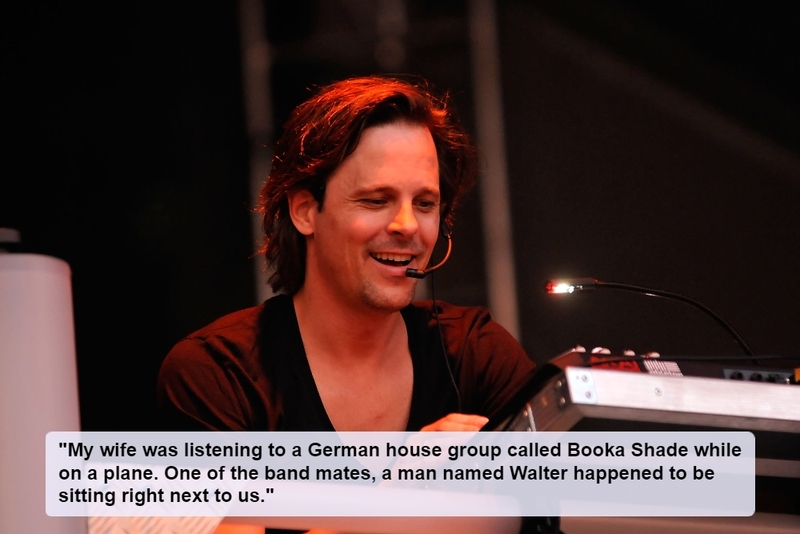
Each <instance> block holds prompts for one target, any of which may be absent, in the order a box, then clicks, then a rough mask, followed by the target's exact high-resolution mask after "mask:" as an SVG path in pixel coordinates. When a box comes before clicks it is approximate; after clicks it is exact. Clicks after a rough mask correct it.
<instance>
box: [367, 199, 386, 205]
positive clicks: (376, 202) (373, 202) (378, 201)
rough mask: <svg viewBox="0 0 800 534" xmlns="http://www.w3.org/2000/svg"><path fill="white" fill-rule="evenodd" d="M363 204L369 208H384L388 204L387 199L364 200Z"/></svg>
mask: <svg viewBox="0 0 800 534" xmlns="http://www.w3.org/2000/svg"><path fill="white" fill-rule="evenodd" d="M361 202H362V203H364V204H367V205H368V206H383V205H384V204H386V199H384V198H362V199H361Z"/></svg>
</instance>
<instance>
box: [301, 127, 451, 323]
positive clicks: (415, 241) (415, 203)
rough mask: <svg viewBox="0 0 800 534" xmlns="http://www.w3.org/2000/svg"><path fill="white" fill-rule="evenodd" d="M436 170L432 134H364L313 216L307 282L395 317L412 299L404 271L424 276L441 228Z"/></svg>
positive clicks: (416, 130)
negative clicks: (416, 272) (412, 270)
mask: <svg viewBox="0 0 800 534" xmlns="http://www.w3.org/2000/svg"><path fill="white" fill-rule="evenodd" d="M439 209H440V194H439V165H438V161H437V157H436V147H435V145H434V143H433V139H432V137H431V134H430V132H429V131H428V129H427V128H425V127H422V126H418V125H411V124H407V123H395V124H388V125H383V126H377V127H372V128H368V129H366V130H365V131H364V132H363V134H362V136H361V140H360V141H359V144H358V146H357V147H356V149H355V151H354V152H353V153H352V154H351V155H350V156H348V157H347V158H346V159H345V160H344V162H342V164H341V165H340V166H339V167H338V168H337V169H336V171H335V172H334V173H333V174H332V175H331V177H330V178H329V179H328V183H327V186H326V190H325V200H324V203H323V208H322V211H320V212H318V211H317V210H316V209H313V210H310V211H309V217H310V218H311V220H312V227H313V230H312V231H313V233H312V235H310V236H309V239H308V240H307V244H308V259H307V269H306V281H307V282H309V281H310V279H311V278H310V277H318V278H316V280H315V282H316V284H315V286H316V287H318V288H320V289H322V290H324V291H326V292H327V293H328V296H329V297H332V298H333V299H335V300H336V301H338V302H340V303H341V304H343V305H345V306H356V307H362V308H363V307H368V308H370V309H372V310H382V311H397V310H399V309H401V308H403V307H405V306H407V305H408V304H409V303H410V302H411V300H412V298H413V295H414V288H415V286H416V280H414V279H412V278H409V277H407V276H406V275H405V273H406V269H408V268H414V269H420V270H421V269H424V268H425V266H426V265H427V264H428V260H429V258H430V255H431V252H432V250H433V246H434V244H435V243H436V238H437V234H438V228H439Z"/></svg>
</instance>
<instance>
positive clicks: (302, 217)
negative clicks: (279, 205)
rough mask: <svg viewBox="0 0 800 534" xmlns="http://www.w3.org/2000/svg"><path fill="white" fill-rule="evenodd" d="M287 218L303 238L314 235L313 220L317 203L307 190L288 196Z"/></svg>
mask: <svg viewBox="0 0 800 534" xmlns="http://www.w3.org/2000/svg"><path fill="white" fill-rule="evenodd" d="M288 200H289V216H290V217H291V218H292V223H294V227H295V228H297V231H298V232H300V233H301V234H303V235H305V236H309V235H312V234H313V233H314V230H315V228H314V224H315V218H314V214H315V213H316V212H317V201H316V200H314V197H313V196H312V195H311V192H310V191H308V190H307V189H302V190H300V191H297V192H295V193H290V194H289V198H288Z"/></svg>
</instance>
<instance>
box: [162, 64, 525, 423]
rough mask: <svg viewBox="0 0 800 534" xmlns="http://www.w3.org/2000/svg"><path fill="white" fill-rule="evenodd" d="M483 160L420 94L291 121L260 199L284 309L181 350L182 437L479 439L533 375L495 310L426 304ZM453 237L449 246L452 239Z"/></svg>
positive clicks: (271, 306)
mask: <svg viewBox="0 0 800 534" xmlns="http://www.w3.org/2000/svg"><path fill="white" fill-rule="evenodd" d="M475 160H476V156H475V149H474V147H473V146H472V145H471V144H470V142H469V139H468V137H467V136H466V134H465V133H464V132H463V131H462V130H461V129H460V127H459V126H458V125H457V124H456V123H455V122H454V119H453V117H452V115H451V112H450V110H449V109H448V107H447V103H446V102H445V101H443V100H439V99H437V98H435V97H434V96H432V95H431V94H430V93H429V92H428V91H427V90H426V89H425V88H424V87H422V86H418V85H413V84H410V83H407V82H405V81H400V80H396V79H388V78H380V77H368V78H358V79H352V80H346V81H343V82H338V83H334V84H332V85H330V86H327V87H324V88H323V89H322V90H321V91H320V92H319V93H318V94H317V95H316V96H314V97H313V98H311V99H310V100H308V101H307V102H305V103H304V104H302V105H300V106H299V107H298V108H297V109H296V110H295V111H294V112H293V114H292V116H291V118H290V119H289V121H288V123H287V124H286V127H285V131H284V133H283V135H282V137H281V138H280V140H279V141H278V143H277V149H276V152H275V157H274V159H273V166H272V171H271V173H270V176H269V179H268V180H267V182H266V183H265V185H264V187H263V190H262V192H261V203H262V206H261V207H262V209H263V213H264V230H265V251H266V255H267V259H268V263H269V266H270V269H271V270H272V275H271V277H270V283H271V285H272V288H273V290H274V291H276V292H278V291H281V292H283V294H281V295H278V296H276V297H274V298H272V299H269V300H268V301H267V302H265V303H264V304H262V305H261V306H258V307H255V308H250V309H247V310H243V311H240V312H236V313H233V314H231V315H228V316H226V317H223V318H221V319H219V320H217V321H215V322H214V323H212V324H211V325H209V326H207V327H205V328H203V329H201V330H200V331H198V332H195V333H194V334H192V335H190V336H188V337H187V338H185V339H184V340H182V341H181V342H179V343H178V344H177V345H176V346H175V347H174V348H173V350H172V351H171V352H170V353H169V355H168V356H167V358H166V360H165V361H164V363H163V366H162V369H161V373H160V376H159V387H158V392H159V400H160V404H161V406H162V408H163V410H164V413H165V415H166V416H167V418H168V423H167V424H168V426H169V427H170V428H172V429H183V430H190V429H207V430H330V431H332V430H340V431H348V430H387V431H398V430H420V429H421V430H478V429H479V428H481V427H482V426H483V425H484V424H485V423H486V422H487V420H488V419H487V418H488V417H491V416H492V415H493V414H495V413H496V412H497V411H499V410H500V409H501V408H503V407H504V406H505V404H506V403H507V402H508V401H509V400H511V398H512V397H513V396H514V394H515V393H516V392H517V391H518V390H519V389H520V387H522V385H524V384H525V383H526V382H527V381H528V379H529V378H530V375H531V373H532V369H533V364H532V363H531V361H530V359H529V358H528V357H527V355H526V354H525V352H524V351H523V349H522V348H521V347H520V345H519V344H518V343H517V342H516V341H515V340H514V339H513V338H512V337H511V336H510V335H509V334H508V333H507V332H506V331H505V330H504V329H503V328H502V327H501V326H499V325H498V324H497V323H495V322H493V321H492V320H491V318H490V317H489V314H488V312H487V311H486V310H485V309H483V308H463V307H456V306H452V305H449V304H445V303H437V305H436V307H434V305H433V303H430V302H427V303H415V304H412V302H411V301H412V297H413V295H414V290H415V287H416V284H417V283H418V280H417V279H416V278H412V277H409V276H407V272H406V271H407V269H416V270H419V271H422V270H424V269H425V267H426V266H427V265H428V262H429V260H430V258H431V253H432V251H433V247H434V244H435V243H436V240H437V237H438V235H439V232H440V226H441V224H440V223H442V222H444V221H449V219H451V218H452V210H453V208H454V206H455V204H456V202H457V199H458V196H459V194H460V193H462V192H463V191H464V189H466V188H467V187H468V186H469V185H471V183H472V182H473V180H474V175H475V172H476V165H475ZM448 232H449V230H448Z"/></svg>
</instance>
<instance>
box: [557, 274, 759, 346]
mask: <svg viewBox="0 0 800 534" xmlns="http://www.w3.org/2000/svg"><path fill="white" fill-rule="evenodd" d="M604 287H605V288H608V289H621V290H623V291H632V292H634V293H641V294H643V295H647V296H648V297H664V298H668V299H673V300H679V301H681V302H685V303H686V304H689V305H690V306H694V307H695V308H697V309H698V310H700V311H702V312H704V313H706V314H707V315H708V316H709V317H711V318H712V319H714V321H716V322H717V324H719V325H720V326H721V327H722V328H724V329H725V331H726V332H728V334H730V335H731V336H732V337H733V339H734V341H736V343H737V344H738V345H739V346H740V347H741V348H742V350H744V352H745V354H747V355H748V356H755V354H753V351H752V350H750V347H748V346H747V343H745V342H744V340H743V339H742V338H741V336H739V334H737V333H736V331H735V330H734V329H733V327H732V326H731V325H729V324H728V323H727V322H725V320H724V319H723V318H722V317H720V316H719V315H717V314H716V313H714V312H713V311H711V310H710V309H709V308H707V307H706V306H703V305H702V304H700V303H699V302H697V301H696V300H693V299H690V298H689V297H685V296H683V295H679V294H678V293H672V292H671V291H664V290H662V289H652V288H649V287H642V286H633V285H629V284H619V283H617V282H602V281H600V280H597V279H596V278H570V279H564V280H548V281H547V283H546V284H545V289H546V290H547V292H548V293H549V294H551V295H559V294H570V293H576V292H583V291H593V290H595V289H598V288H604Z"/></svg>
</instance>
